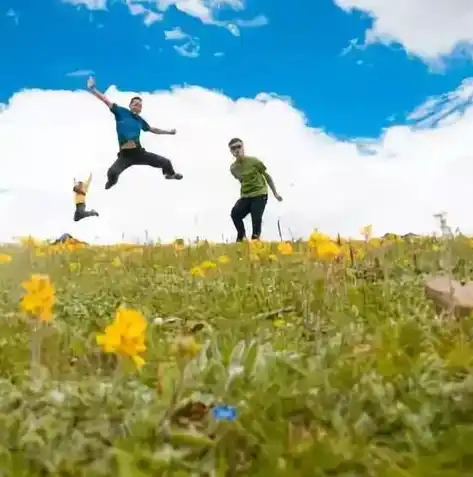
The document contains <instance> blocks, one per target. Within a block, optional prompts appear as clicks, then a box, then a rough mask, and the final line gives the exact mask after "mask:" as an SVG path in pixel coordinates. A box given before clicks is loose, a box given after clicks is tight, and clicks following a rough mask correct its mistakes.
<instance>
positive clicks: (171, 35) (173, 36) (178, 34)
mask: <svg viewBox="0 0 473 477" xmlns="http://www.w3.org/2000/svg"><path fill="white" fill-rule="evenodd" d="M188 37H189V35H188V34H187V33H184V32H183V31H182V29H181V28H180V27H175V28H173V29H172V30H165V31H164V38H165V39H166V40H185V39H186V38H188Z"/></svg>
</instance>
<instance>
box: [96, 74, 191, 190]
mask: <svg viewBox="0 0 473 477" xmlns="http://www.w3.org/2000/svg"><path fill="white" fill-rule="evenodd" d="M87 87H88V89H89V91H90V92H91V93H92V94H93V95H94V96H95V97H96V98H98V99H100V101H102V102H103V103H104V104H105V105H106V106H107V107H108V108H109V109H110V111H111V112H112V114H113V115H114V116H115V122H116V128H117V136H118V144H119V147H120V150H119V152H118V157H117V160H116V161H115V162H114V163H113V164H112V165H111V167H110V169H109V170H108V172H107V183H106V184H105V189H110V187H113V186H114V185H115V184H116V183H117V181H118V177H119V176H120V174H121V173H122V172H123V171H124V170H125V169H128V168H129V167H130V166H137V165H145V166H151V167H156V168H158V169H162V171H163V175H164V177H165V178H166V179H175V180H181V179H182V175H181V174H178V173H177V172H176V171H175V170H174V168H173V166H172V163H171V161H170V160H169V159H167V158H165V157H163V156H158V155H157V154H153V153H152V152H148V151H146V150H145V149H144V148H143V147H142V146H141V143H140V133H141V131H149V132H151V133H153V134H171V135H174V134H176V130H175V129H171V130H170V131H167V130H164V129H158V128H152V127H151V126H150V125H149V124H148V123H147V122H146V121H145V120H144V119H143V118H142V117H141V116H140V114H141V110H142V107H143V102H142V100H141V98H140V97H139V96H135V97H133V98H131V101H130V105H129V108H130V109H127V108H123V107H121V106H118V105H117V104H115V103H112V102H111V101H110V100H109V99H108V98H107V97H106V96H105V95H104V94H102V93H101V92H100V91H98V90H97V89H96V87H95V79H94V78H93V77H92V76H91V77H90V78H89V80H88V81H87Z"/></svg>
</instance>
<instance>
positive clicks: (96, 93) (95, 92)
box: [87, 76, 113, 108]
mask: <svg viewBox="0 0 473 477" xmlns="http://www.w3.org/2000/svg"><path fill="white" fill-rule="evenodd" d="M87 89H88V90H89V91H90V92H91V93H92V94H93V95H94V96H95V97H96V98H98V99H100V101H102V103H104V104H106V105H107V107H108V108H111V107H112V106H113V103H112V102H111V101H110V100H109V99H108V98H107V97H106V96H105V95H104V94H103V93H101V92H100V91H98V90H97V88H96V87H95V79H94V77H93V76H90V77H89V79H88V80H87Z"/></svg>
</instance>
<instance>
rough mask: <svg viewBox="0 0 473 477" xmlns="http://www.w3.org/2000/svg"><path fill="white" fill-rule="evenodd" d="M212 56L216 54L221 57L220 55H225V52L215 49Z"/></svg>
mask: <svg viewBox="0 0 473 477" xmlns="http://www.w3.org/2000/svg"><path fill="white" fill-rule="evenodd" d="M214 56H216V57H217V58H221V57H222V56H225V53H224V52H223V51H216V52H215V53H214Z"/></svg>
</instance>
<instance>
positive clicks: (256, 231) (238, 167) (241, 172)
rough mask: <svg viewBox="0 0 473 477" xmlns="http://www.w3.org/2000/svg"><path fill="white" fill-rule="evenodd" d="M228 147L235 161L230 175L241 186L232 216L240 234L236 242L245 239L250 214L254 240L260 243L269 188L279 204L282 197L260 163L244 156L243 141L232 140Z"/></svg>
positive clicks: (253, 158)
mask: <svg viewBox="0 0 473 477" xmlns="http://www.w3.org/2000/svg"><path fill="white" fill-rule="evenodd" d="M228 147H229V148H230V152H231V153H232V154H233V156H234V157H235V162H233V164H232V165H231V166H230V172H231V173H232V175H233V177H235V179H237V180H238V181H240V184H241V197H240V198H239V199H238V200H237V202H236V204H235V205H234V206H233V209H232V212H231V217H232V220H233V223H234V224H235V228H236V230H237V242H241V241H243V240H244V239H245V238H246V231H245V225H244V223H243V219H244V218H245V217H246V216H247V215H248V214H251V222H252V225H253V234H252V236H251V238H252V239H253V240H257V239H259V238H260V236H261V224H262V221H263V213H264V209H265V207H266V202H267V201H268V186H269V188H270V189H271V192H272V193H273V195H274V197H275V198H276V199H277V200H278V201H279V202H281V201H282V197H281V196H280V195H279V194H278V193H277V191H276V186H275V185H274V182H273V179H272V178H271V176H270V175H269V174H268V172H267V170H266V166H265V165H264V164H263V163H262V162H261V161H260V160H259V159H256V158H255V157H250V156H246V155H245V149H244V147H243V141H242V140H241V139H238V138H233V139H232V140H231V141H230V142H229V143H228Z"/></svg>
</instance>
